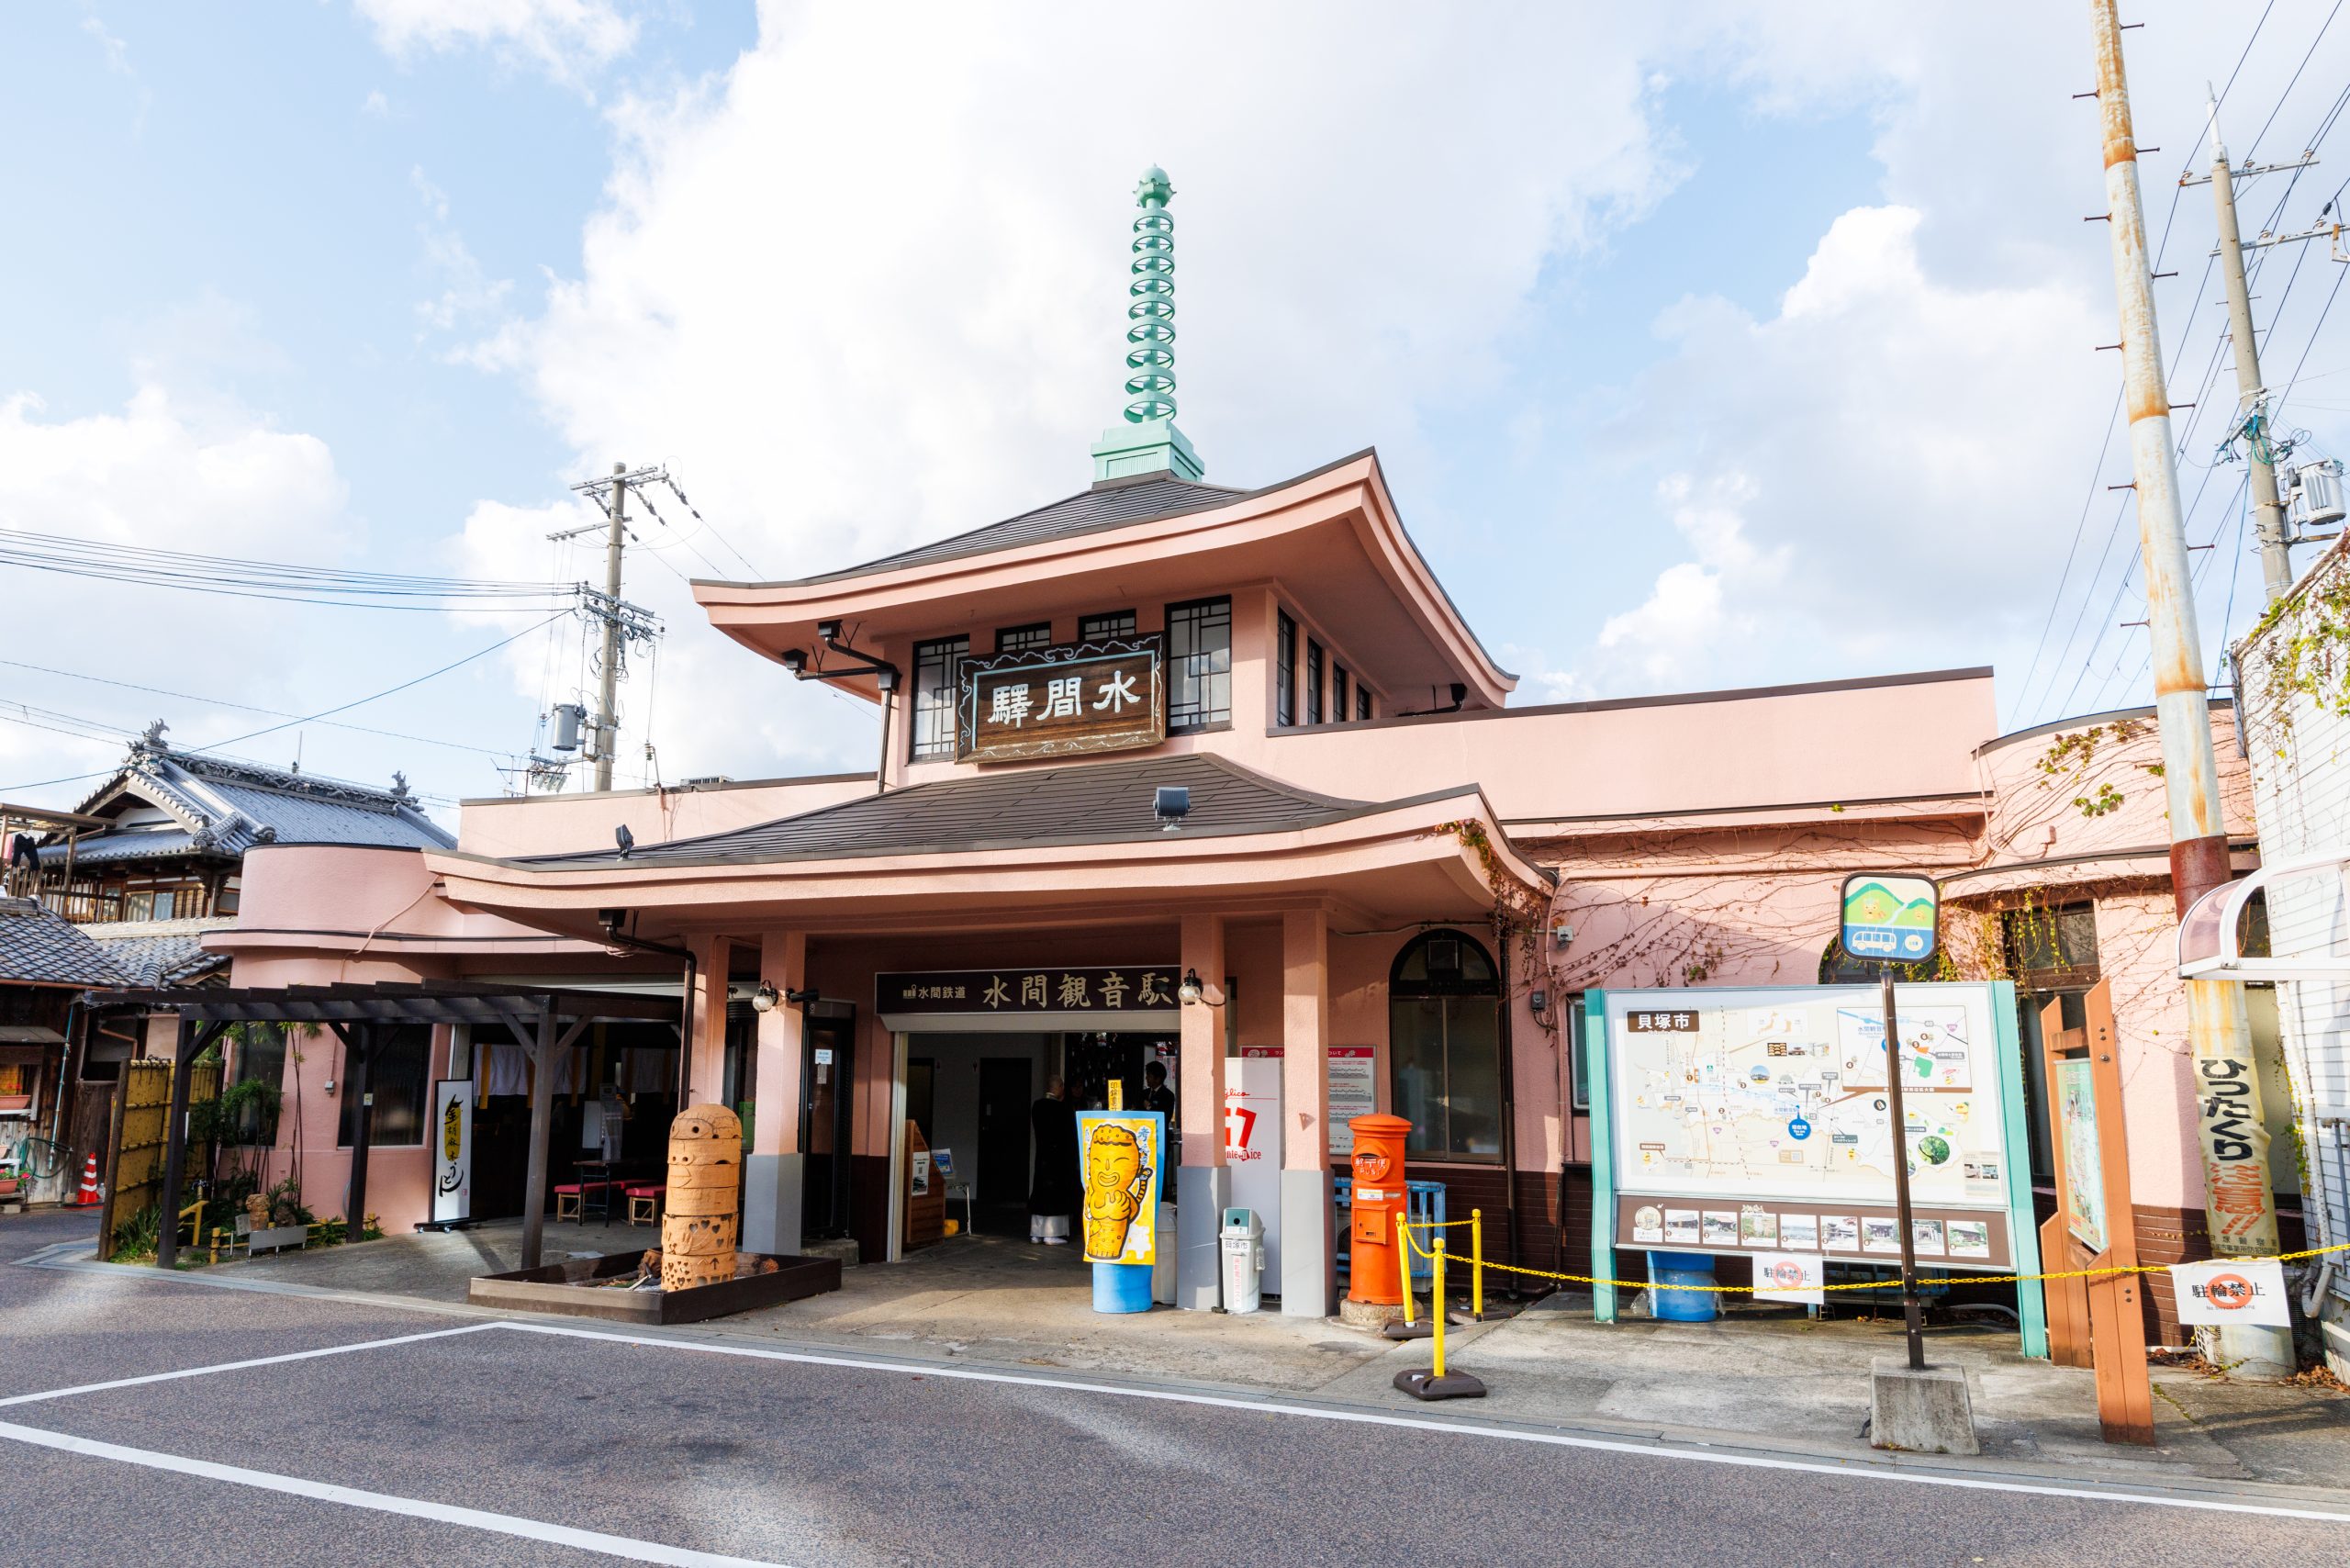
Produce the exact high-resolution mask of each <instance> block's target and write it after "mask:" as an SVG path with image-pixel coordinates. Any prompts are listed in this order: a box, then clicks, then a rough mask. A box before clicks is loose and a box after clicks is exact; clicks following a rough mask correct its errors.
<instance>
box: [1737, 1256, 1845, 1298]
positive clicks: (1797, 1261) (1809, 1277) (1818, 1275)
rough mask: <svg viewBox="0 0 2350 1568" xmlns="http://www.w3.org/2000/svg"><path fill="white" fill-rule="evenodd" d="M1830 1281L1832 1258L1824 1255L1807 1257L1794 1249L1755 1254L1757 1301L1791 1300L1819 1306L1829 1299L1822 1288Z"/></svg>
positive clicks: (1755, 1295)
mask: <svg viewBox="0 0 2350 1568" xmlns="http://www.w3.org/2000/svg"><path fill="white" fill-rule="evenodd" d="M1827 1282H1828V1261H1827V1260H1826V1259H1824V1258H1818V1257H1812V1258H1805V1257H1801V1256H1798V1255H1797V1254H1796V1253H1793V1252H1759V1253H1757V1254H1755V1258H1754V1299H1755V1300H1756V1301H1791V1302H1794V1303H1795V1304H1796V1305H1799V1306H1818V1305H1819V1304H1820V1303H1821V1302H1823V1301H1825V1300H1826V1299H1827V1297H1826V1296H1825V1295H1824V1294H1822V1291H1821V1287H1822V1286H1823V1285H1825V1284H1827Z"/></svg>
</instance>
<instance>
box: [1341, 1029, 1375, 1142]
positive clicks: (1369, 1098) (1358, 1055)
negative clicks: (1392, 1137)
mask: <svg viewBox="0 0 2350 1568" xmlns="http://www.w3.org/2000/svg"><path fill="white" fill-rule="evenodd" d="M1376 1059H1377V1058H1376V1057H1375V1055H1374V1053H1373V1052H1372V1049H1371V1047H1369V1046H1332V1047H1330V1069H1329V1070H1330V1154H1331V1157H1332V1158H1333V1159H1346V1158H1348V1156H1350V1155H1352V1154H1353V1153H1354V1151H1355V1129H1354V1125H1353V1124H1354V1119H1355V1118H1356V1117H1357V1116H1369V1115H1374V1114H1377V1113H1378V1110H1379V1089H1378V1085H1377V1083H1376V1082H1375V1081H1374V1080H1375V1077H1376V1071H1375V1069H1374V1066H1373V1063H1374V1062H1375V1060H1376Z"/></svg>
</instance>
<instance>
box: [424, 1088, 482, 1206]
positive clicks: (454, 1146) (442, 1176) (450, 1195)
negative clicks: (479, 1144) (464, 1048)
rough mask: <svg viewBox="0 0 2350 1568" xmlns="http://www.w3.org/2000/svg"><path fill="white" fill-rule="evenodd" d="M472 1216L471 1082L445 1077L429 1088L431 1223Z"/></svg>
mask: <svg viewBox="0 0 2350 1568" xmlns="http://www.w3.org/2000/svg"><path fill="white" fill-rule="evenodd" d="M473 1216H474V1083H473V1081H472V1080H471V1079H468V1078H444V1079H442V1080H440V1081H437V1082H436V1083H434V1084H433V1085H432V1223H433V1224H435V1225H446V1224H449V1223H451V1222H452V1221H455V1220H461V1219H471V1218H473Z"/></svg>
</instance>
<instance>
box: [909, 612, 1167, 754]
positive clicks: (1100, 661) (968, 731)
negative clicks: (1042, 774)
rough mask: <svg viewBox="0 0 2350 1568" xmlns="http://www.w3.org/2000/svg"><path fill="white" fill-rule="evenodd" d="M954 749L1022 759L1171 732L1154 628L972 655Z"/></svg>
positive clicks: (1146, 741)
mask: <svg viewBox="0 0 2350 1568" xmlns="http://www.w3.org/2000/svg"><path fill="white" fill-rule="evenodd" d="M957 707H958V710H959V711H958V712H957V716H956V718H957V722H956V726H955V755H956V756H957V758H958V759H960V760H962V761H965V762H1019V761H1025V760H1028V759H1032V758H1035V757H1044V756H1075V755H1077V754H1079V753H1080V752H1094V751H1125V750H1129V749H1131V748H1133V747H1136V746H1147V745H1158V743H1159V742H1161V741H1163V740H1165V739H1166V738H1167V686H1166V679H1165V674H1164V671H1163V669H1162V667H1161V663H1160V659H1159V640H1158V637H1157V636H1155V635H1153V636H1148V637H1135V638H1126V639H1118V640H1110V641H1103V642H1097V643H1080V644H1076V645H1075V646H1073V647H1060V648H1032V649H1028V650H1026V651H1024V652H1022V653H1013V654H998V655H996V656H995V657H993V658H980V659H967V660H965V661H964V664H963V678H962V690H961V692H960V694H959V698H958V700H957Z"/></svg>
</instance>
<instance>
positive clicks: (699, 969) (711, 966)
mask: <svg viewBox="0 0 2350 1568" xmlns="http://www.w3.org/2000/svg"><path fill="white" fill-rule="evenodd" d="M692 946H693V950H694V1037H693V1039H692V1041H691V1042H690V1043H689V1044H688V1049H687V1058H688V1062H689V1063H690V1076H691V1078H692V1080H693V1081H692V1084H691V1085H690V1092H691V1101H690V1103H693V1104H697V1105H709V1104H715V1103H718V1102H719V1098H720V1096H721V1095H722V1094H723V1093H724V1092H725V1090H726V967H727V965H728V963H729V962H731V961H732V960H733V957H734V944H733V943H732V942H730V941H728V940H727V939H726V938H725V937H723V936H697V937H694V938H692ZM679 1108H680V1109H682V1108H683V1107H682V1106H680V1107H679Z"/></svg>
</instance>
